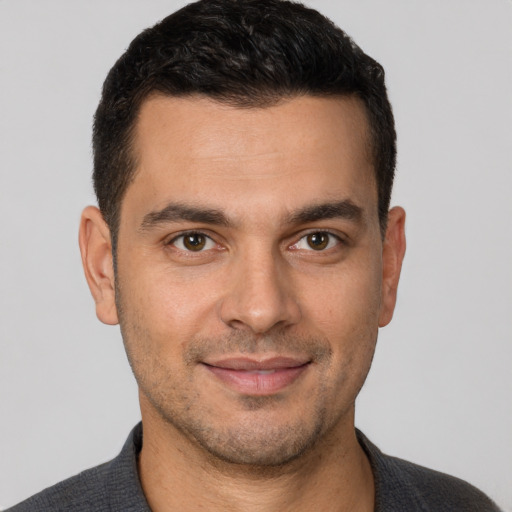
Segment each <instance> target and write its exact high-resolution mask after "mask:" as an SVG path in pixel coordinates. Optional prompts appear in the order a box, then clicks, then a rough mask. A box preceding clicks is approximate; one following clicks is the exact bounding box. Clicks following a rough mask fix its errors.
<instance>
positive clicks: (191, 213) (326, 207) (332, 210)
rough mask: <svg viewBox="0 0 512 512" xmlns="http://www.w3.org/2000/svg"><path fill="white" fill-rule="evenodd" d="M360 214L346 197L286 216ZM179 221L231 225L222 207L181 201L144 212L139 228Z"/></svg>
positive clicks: (295, 219) (298, 220)
mask: <svg viewBox="0 0 512 512" xmlns="http://www.w3.org/2000/svg"><path fill="white" fill-rule="evenodd" d="M362 216H363V209H362V208H361V207H360V206H357V205H356V204H354V203H353V202H352V201H350V200H349V199H346V200H343V201H336V202H331V203H320V204H316V205H311V206H306V207H304V208H301V209H298V210H296V211H294V212H292V213H291V214H290V215H289V216H288V217H287V223H288V224H305V223H308V222H316V221H319V220H325V219H334V218H341V219H347V220H352V221H360V220H361V218H362ZM181 221H189V222H199V223H203V224H212V225H216V226H223V227H231V226H232V225H233V223H232V222H231V221H230V220H229V219H228V218H227V217H226V215H225V214H224V213H223V212H222V211H221V210H217V209H215V208H203V207H197V206H193V205H187V204H183V203H169V204H168V205H166V206H165V207H164V208H162V209H161V210H156V211H153V212H150V213H148V214H146V215H145V216H144V218H143V220H142V223H141V225H140V230H141V231H148V230H150V229H152V228H156V227H158V226H159V225H161V224H167V223H169V222H181Z"/></svg>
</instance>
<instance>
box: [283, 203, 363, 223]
mask: <svg viewBox="0 0 512 512" xmlns="http://www.w3.org/2000/svg"><path fill="white" fill-rule="evenodd" d="M362 217H363V209H362V208H361V207H360V206H357V205H356V204H354V203H353V202H352V201H350V200H349V199H346V200H343V201H336V202H333V203H320V204H317V205H312V206H307V207H305V208H302V209H300V210H297V211H296V212H292V214H291V215H290V217H289V222H290V224H305V223H307V222H316V221H319V220H325V219H336V218H339V219H347V220H351V221H360V220H361V219H362Z"/></svg>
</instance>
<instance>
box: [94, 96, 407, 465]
mask: <svg viewBox="0 0 512 512" xmlns="http://www.w3.org/2000/svg"><path fill="white" fill-rule="evenodd" d="M134 151H135V154H136V155H137V161H138V168H137V172H136V175H135V179H134V181H133V182H132V183H131V184H130V185H129V187H128V189H127V191H126V195H125V197H124V199H123V203H122V208H121V224H120V228H119V237H118V248H117V275H116V283H115V295H116V297H115V300H116V304H117V313H118V316H119V321H120V324H121V329H122V334H123V339H124V343H125V346H126V350H127V353H128V357H129V360H130V363H131V365H132V368H133V371H134V374H135V376H136V378H137V381H138V384H139V388H140V397H141V406H142V411H143V421H146V418H144V415H145V414H146V416H147V417H148V421H149V417H158V418H159V419H160V420H161V422H163V424H165V425H166V428H168V429H170V430H171V431H173V432H174V433H175V435H177V436H181V437H182V438H183V439H186V440H187V442H191V443H193V444H194V445H195V446H196V447H199V448H200V449H202V450H206V452H208V453H209V454H211V455H213V456H215V457H217V458H220V459H223V460H228V461H232V462H237V463H243V464H254V465H276V464H283V463H285V462H287V461H290V460H293V459H294V458H296V457H298V456H299V455H300V454H302V453H304V452H306V451H307V450H308V448H311V447H314V446H316V445H318V444H319V443H320V442H321V441H322V440H324V439H325V438H326V437H327V436H330V435H334V434H336V433H337V434H342V432H343V431H346V429H350V428H352V429H353V408H354V400H355V398H356V395H357V393H358V391H359V389H360V388H361V386H362V384H363V382H364V379H365V377H366V374H367V372H368V370H369V367H370V363H371V359H372V356H373V353H374V348H375V343H376V339H377V331H378V327H379V325H384V324H385V323H387V322H388V321H389V320H390V318H391V314H392V310H393V307H394V297H395V292H396V284H397V281H398V273H399V266H400V262H401V256H400V254H399V253H400V250H401V249H400V248H398V249H397V248H396V247H395V246H397V245H399V243H398V242H396V241H397V240H402V239H403V222H402V220H403V219H402V217H403V215H402V213H403V212H401V211H398V214H397V212H396V211H395V212H392V213H391V217H390V222H389V227H388V233H391V236H388V238H387V239H386V241H384V242H383V240H382V237H381V233H380V226H379V220H378V216H377V192H376V190H377V189H376V184H375V180H374V175H373V169H372V165H371V161H370V158H369V151H368V139H367V121H366V117H365V113H364V108H363V106H362V104H361V103H359V102H358V101H357V100H356V99H353V98H337V99H325V98H323V99H321V98H312V97H302V98H295V99H291V100H288V101H285V102H282V103H281V104H279V105H276V106H272V107H268V108H261V109H256V108H254V109H239V108H234V107H230V106H226V105H221V104H219V103H215V102H213V101H211V100H208V99H204V98H187V99H180V98H170V97H161V96H158V97H153V98H151V99H149V100H147V101H146V102H145V103H144V104H143V106H142V109H141V112H140V117H139V120H138V124H137V126H136V135H135V148H134ZM396 219H398V220H396ZM400 219H402V220H400ZM397 226H398V227H397ZM390 230H395V231H394V232H390ZM388 240H391V242H389V241H388ZM393 240H395V242H393ZM402 254H403V251H402ZM398 260H399V261H398ZM86 272H87V271H86ZM106 281H108V279H106ZM111 284H112V283H111ZM91 288H92V287H91ZM113 300H114V299H113V294H108V293H105V294H104V295H102V298H101V300H98V299H97V305H98V309H97V311H98V316H99V317H100V319H102V320H103V321H105V322H107V323H115V322H116V321H117V316H116V314H115V311H116V309H115V306H114V305H113Z"/></svg>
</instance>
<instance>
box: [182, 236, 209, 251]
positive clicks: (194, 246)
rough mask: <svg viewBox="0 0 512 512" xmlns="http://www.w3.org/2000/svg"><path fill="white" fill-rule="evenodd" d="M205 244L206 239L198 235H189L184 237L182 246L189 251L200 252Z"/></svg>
mask: <svg viewBox="0 0 512 512" xmlns="http://www.w3.org/2000/svg"><path fill="white" fill-rule="evenodd" d="M205 244H206V237H204V236H203V235H200V234H198V233H192V234H190V235H186V236H185V237H184V238H183V245H184V246H185V247H186V248H187V249H188V250H189V251H200V250H201V249H203V247H204V246H205Z"/></svg>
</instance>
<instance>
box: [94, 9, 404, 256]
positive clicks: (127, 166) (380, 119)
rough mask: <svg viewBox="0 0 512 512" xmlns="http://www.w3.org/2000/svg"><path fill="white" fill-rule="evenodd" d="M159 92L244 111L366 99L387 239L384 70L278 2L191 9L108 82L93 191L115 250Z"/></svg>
mask: <svg viewBox="0 0 512 512" xmlns="http://www.w3.org/2000/svg"><path fill="white" fill-rule="evenodd" d="M155 93H160V94H164V95H169V96H173V97H187V96H192V95H202V96H205V97H208V98H211V99H213V100H215V101H217V102H220V103H225V104H227V105H232V106H235V107H240V108H262V107H265V106H271V105H275V104H277V103H279V102H280V101H282V100H284V99H286V98H291V97H298V96H304V95H309V96H316V97H340V96H344V97H348V96H354V97H357V98H359V99H360V100H361V101H362V103H363V105H364V108H365V113H366V115H367V117H368V126H369V131H370V134H369V137H368V145H369V147H368V150H369V151H370V154H371V158H372V162H373V167H374V173H375V179H376V183H377V191H378V213H379V220H380V223H381V229H382V232H383V233H384V231H385V225H386V219H387V212H388V209H389V203H390V197H391V189H392V185H393V177H394V170H395V162H396V134H395V128H394V120H393V113H392V109H391V105H390V103H389V100H388V97H387V93H386V87H385V83H384V70H383V68H382V66H381V65H380V64H379V63H378V62H376V61H375V60H373V59H372V58H371V57H369V56H368V55H366V54H365V53H364V52H363V51H362V50H361V49H360V48H359V47H358V46H357V45H356V44H355V43H354V42H353V41H352V39H351V38H350V37H349V36H348V35H347V34H345V33H344V32H343V31H342V30H341V29H340V28H338V27H336V26H335V25H334V24H333V23H332V22H331V21H330V20H329V19H327V18H325V17H324V16H322V15H321V14H320V13H318V12H317V11H315V10H313V9H308V8H306V7H305V6H303V5H301V4H298V3H292V2H288V1H281V0H264V1H260V0H208V1H199V2H196V3H193V4H190V5H188V6H186V7H184V8H182V9H181V10H179V11H177V12H175V13H174V14H172V15H170V16H168V17H167V18H165V19H164V20H163V21H161V22H160V23H158V24H157V25H155V26H154V27H152V28H150V29H147V30H145V31H143V32H142V33H141V34H140V35H139V36H138V37H136V38H135V39H134V40H133V42H132V43H131V44H130V46H129V48H128V50H127V51H126V52H125V53H124V55H122V56H121V58H120V59H119V60H118V61H117V62H116V64H115V65H114V67H113V68H112V69H111V71H110V73H109V74H108V76H107V79H106V80H105V83H104V86H103V95H102V99H101V102H100V104H99V106H98V109H97V111H96V115H95V122H94V136H93V148H94V187H95V191H96V195H97V198H98V203H99V207H100V209H101V211H102V214H103V216H104V218H105V220H106V222H107V224H108V225H109V227H110V231H111V235H112V242H113V246H114V257H115V246H116V239H117V232H118V227H119V215H120V207H121V203H122V200H123V197H124V193H125V191H126V188H127V187H128V185H129V184H130V182H131V181H132V180H133V177H134V174H135V173H136V169H137V156H136V154H134V151H133V137H134V127H135V124H136V121H137V116H138V114H139V111H140V108H141V105H142V104H143V103H144V101H145V100H146V99H147V98H149V97H150V96H151V95H154V94H155Z"/></svg>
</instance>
